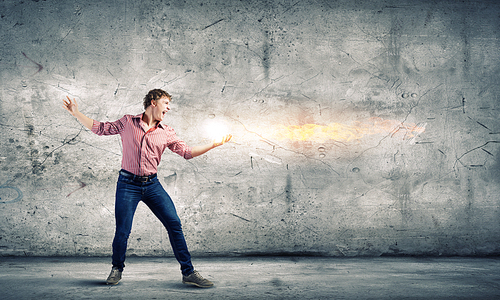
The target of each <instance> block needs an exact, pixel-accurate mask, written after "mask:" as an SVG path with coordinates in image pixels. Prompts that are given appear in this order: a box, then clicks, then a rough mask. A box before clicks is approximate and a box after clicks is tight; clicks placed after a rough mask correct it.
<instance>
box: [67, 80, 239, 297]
mask: <svg viewBox="0 0 500 300" xmlns="http://www.w3.org/2000/svg"><path fill="white" fill-rule="evenodd" d="M66 98H67V100H66V99H64V100H63V102H64V108H65V109H66V110H68V111H69V112H70V113H71V114H72V115H73V116H74V117H76V118H77V119H78V121H80V122H81V123H82V124H83V125H84V126H85V127H87V128H88V129H90V130H91V131H92V132H94V133H95V134H98V135H112V134H119V135H120V136H121V140H122V148H123V156H122V166H121V167H122V169H121V170H120V172H119V176H118V183H117V186H116V198H115V220H116V231H115V237H114V239H113V256H112V264H113V267H112V269H111V273H110V274H109V277H108V279H107V280H106V282H107V284H113V285H114V284H118V282H119V281H120V279H121V277H122V272H123V268H124V267H125V263H124V262H125V252H126V250H127V241H128V237H129V235H130V231H131V228H132V221H133V217H134V213H135V210H136V208H137V205H138V204H139V202H140V201H143V202H144V203H145V204H146V205H147V206H148V207H149V208H150V209H151V211H152V212H153V213H154V214H155V215H156V217H157V218H158V219H159V220H160V221H161V222H162V223H163V225H164V226H165V228H166V229H167V231H168V237H169V239H170V244H171V246H172V249H173V252H174V255H175V258H176V259H177V261H178V262H179V263H180V265H181V272H182V282H183V283H185V284H191V285H195V286H198V287H211V286H213V283H212V282H210V281H209V280H207V279H205V278H203V277H202V276H201V275H200V274H199V273H198V272H197V271H195V270H194V267H193V265H192V264H191V255H190V254H189V251H188V249H187V245H186V241H185V239H184V234H183V233H182V227H181V222H180V219H179V217H178V215H177V212H176V210H175V206H174V203H173V202H172V199H170V196H169V195H168V194H167V192H165V190H164V189H163V187H162V186H161V184H160V182H159V181H158V178H157V177H156V172H157V167H158V165H159V164H160V160H161V156H162V154H163V152H164V151H165V149H166V148H167V147H168V148H169V149H170V150H171V151H173V152H175V153H177V154H179V155H181V156H183V157H184V158H185V159H191V158H193V157H196V156H199V155H202V154H204V153H205V152H207V151H209V150H211V149H213V148H215V147H218V146H220V145H222V144H224V143H226V142H228V141H229V140H230V139H231V135H227V136H225V137H224V138H223V139H222V141H218V142H213V143H211V144H206V145H202V146H196V147H189V146H188V145H186V143H184V142H183V141H181V140H180V139H179V138H177V136H176V134H175V132H174V130H173V129H172V128H171V127H169V126H167V125H163V124H161V122H162V121H163V118H164V117H165V114H166V113H167V112H168V111H169V110H170V108H169V104H170V101H171V100H172V97H171V96H170V95H169V94H168V93H167V92H165V91H163V90H160V89H154V90H151V91H149V93H148V94H147V95H146V96H145V97H144V109H145V111H144V113H142V114H139V115H136V116H132V115H125V116H123V117H122V118H121V119H119V120H117V121H114V122H98V121H95V120H93V119H91V118H89V117H87V116H85V115H84V114H82V113H81V112H80V111H79V110H78V104H77V103H76V100H75V99H73V100H71V99H70V98H69V97H68V96H66Z"/></svg>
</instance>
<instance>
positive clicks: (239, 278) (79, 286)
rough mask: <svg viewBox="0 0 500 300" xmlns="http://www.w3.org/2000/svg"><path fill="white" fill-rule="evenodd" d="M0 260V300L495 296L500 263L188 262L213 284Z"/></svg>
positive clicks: (100, 265) (92, 266)
mask: <svg viewBox="0 0 500 300" xmlns="http://www.w3.org/2000/svg"><path fill="white" fill-rule="evenodd" d="M109 261H110V259H109V258H101V257H99V258H89V257H87V258H82V257H77V258H71V257H63V258H59V257H48V258H39V257H38V258H37V257H0V299H500V258H463V257H462V258H458V257H457V258H413V257H412V258H408V257H378V258H317V257H231V258H220V257H217V258H194V259H193V263H194V264H195V267H196V269H197V270H198V271H199V272H200V273H201V274H202V275H203V276H205V277H206V278H208V279H210V280H212V281H213V282H214V283H215V286H214V287H213V288H210V289H200V288H196V287H192V286H187V285H183V284H182V283H181V276H180V272H179V266H178V264H177V262H176V261H175V259H173V258H157V257H155V258H140V257H129V258H127V267H126V269H125V272H124V275H123V279H122V281H121V282H120V283H119V284H118V285H116V286H107V285H105V283H104V280H105V279H106V277H107V275H108V273H109V271H110V269H111V267H110V264H109Z"/></svg>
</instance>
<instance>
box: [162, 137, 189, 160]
mask: <svg viewBox="0 0 500 300" xmlns="http://www.w3.org/2000/svg"><path fill="white" fill-rule="evenodd" d="M168 149H170V151H172V152H174V153H177V154H179V155H180V156H182V157H184V158H185V159H191V158H193V155H192V154H191V151H192V148H191V147H190V146H188V145H187V144H186V143H184V142H183V141H181V140H176V141H175V142H173V143H171V144H170V145H168Z"/></svg>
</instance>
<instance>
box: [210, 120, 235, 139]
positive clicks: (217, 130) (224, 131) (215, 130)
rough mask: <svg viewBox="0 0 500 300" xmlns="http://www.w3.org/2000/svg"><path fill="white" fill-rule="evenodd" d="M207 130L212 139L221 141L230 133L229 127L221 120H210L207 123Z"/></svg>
mask: <svg viewBox="0 0 500 300" xmlns="http://www.w3.org/2000/svg"><path fill="white" fill-rule="evenodd" d="M205 131H206V133H207V136H208V138H209V139H210V140H211V141H213V142H215V143H221V142H222V140H223V138H224V137H225V136H226V135H228V134H229V127H228V126H227V124H226V123H225V122H223V121H221V120H209V121H207V122H206V124H205Z"/></svg>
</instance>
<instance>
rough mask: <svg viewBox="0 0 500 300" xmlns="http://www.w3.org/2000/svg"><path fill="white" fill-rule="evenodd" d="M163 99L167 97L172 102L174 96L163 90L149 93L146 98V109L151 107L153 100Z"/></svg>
mask: <svg viewBox="0 0 500 300" xmlns="http://www.w3.org/2000/svg"><path fill="white" fill-rule="evenodd" d="M163 97H167V98H168V99H170V100H172V96H171V95H170V94H169V93H167V92H165V91H164V90H161V89H154V90H151V91H149V92H148V94H147V95H146V96H145V97H144V103H143V104H144V109H146V108H148V106H150V105H151V100H155V101H156V100H159V99H161V98H163Z"/></svg>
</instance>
